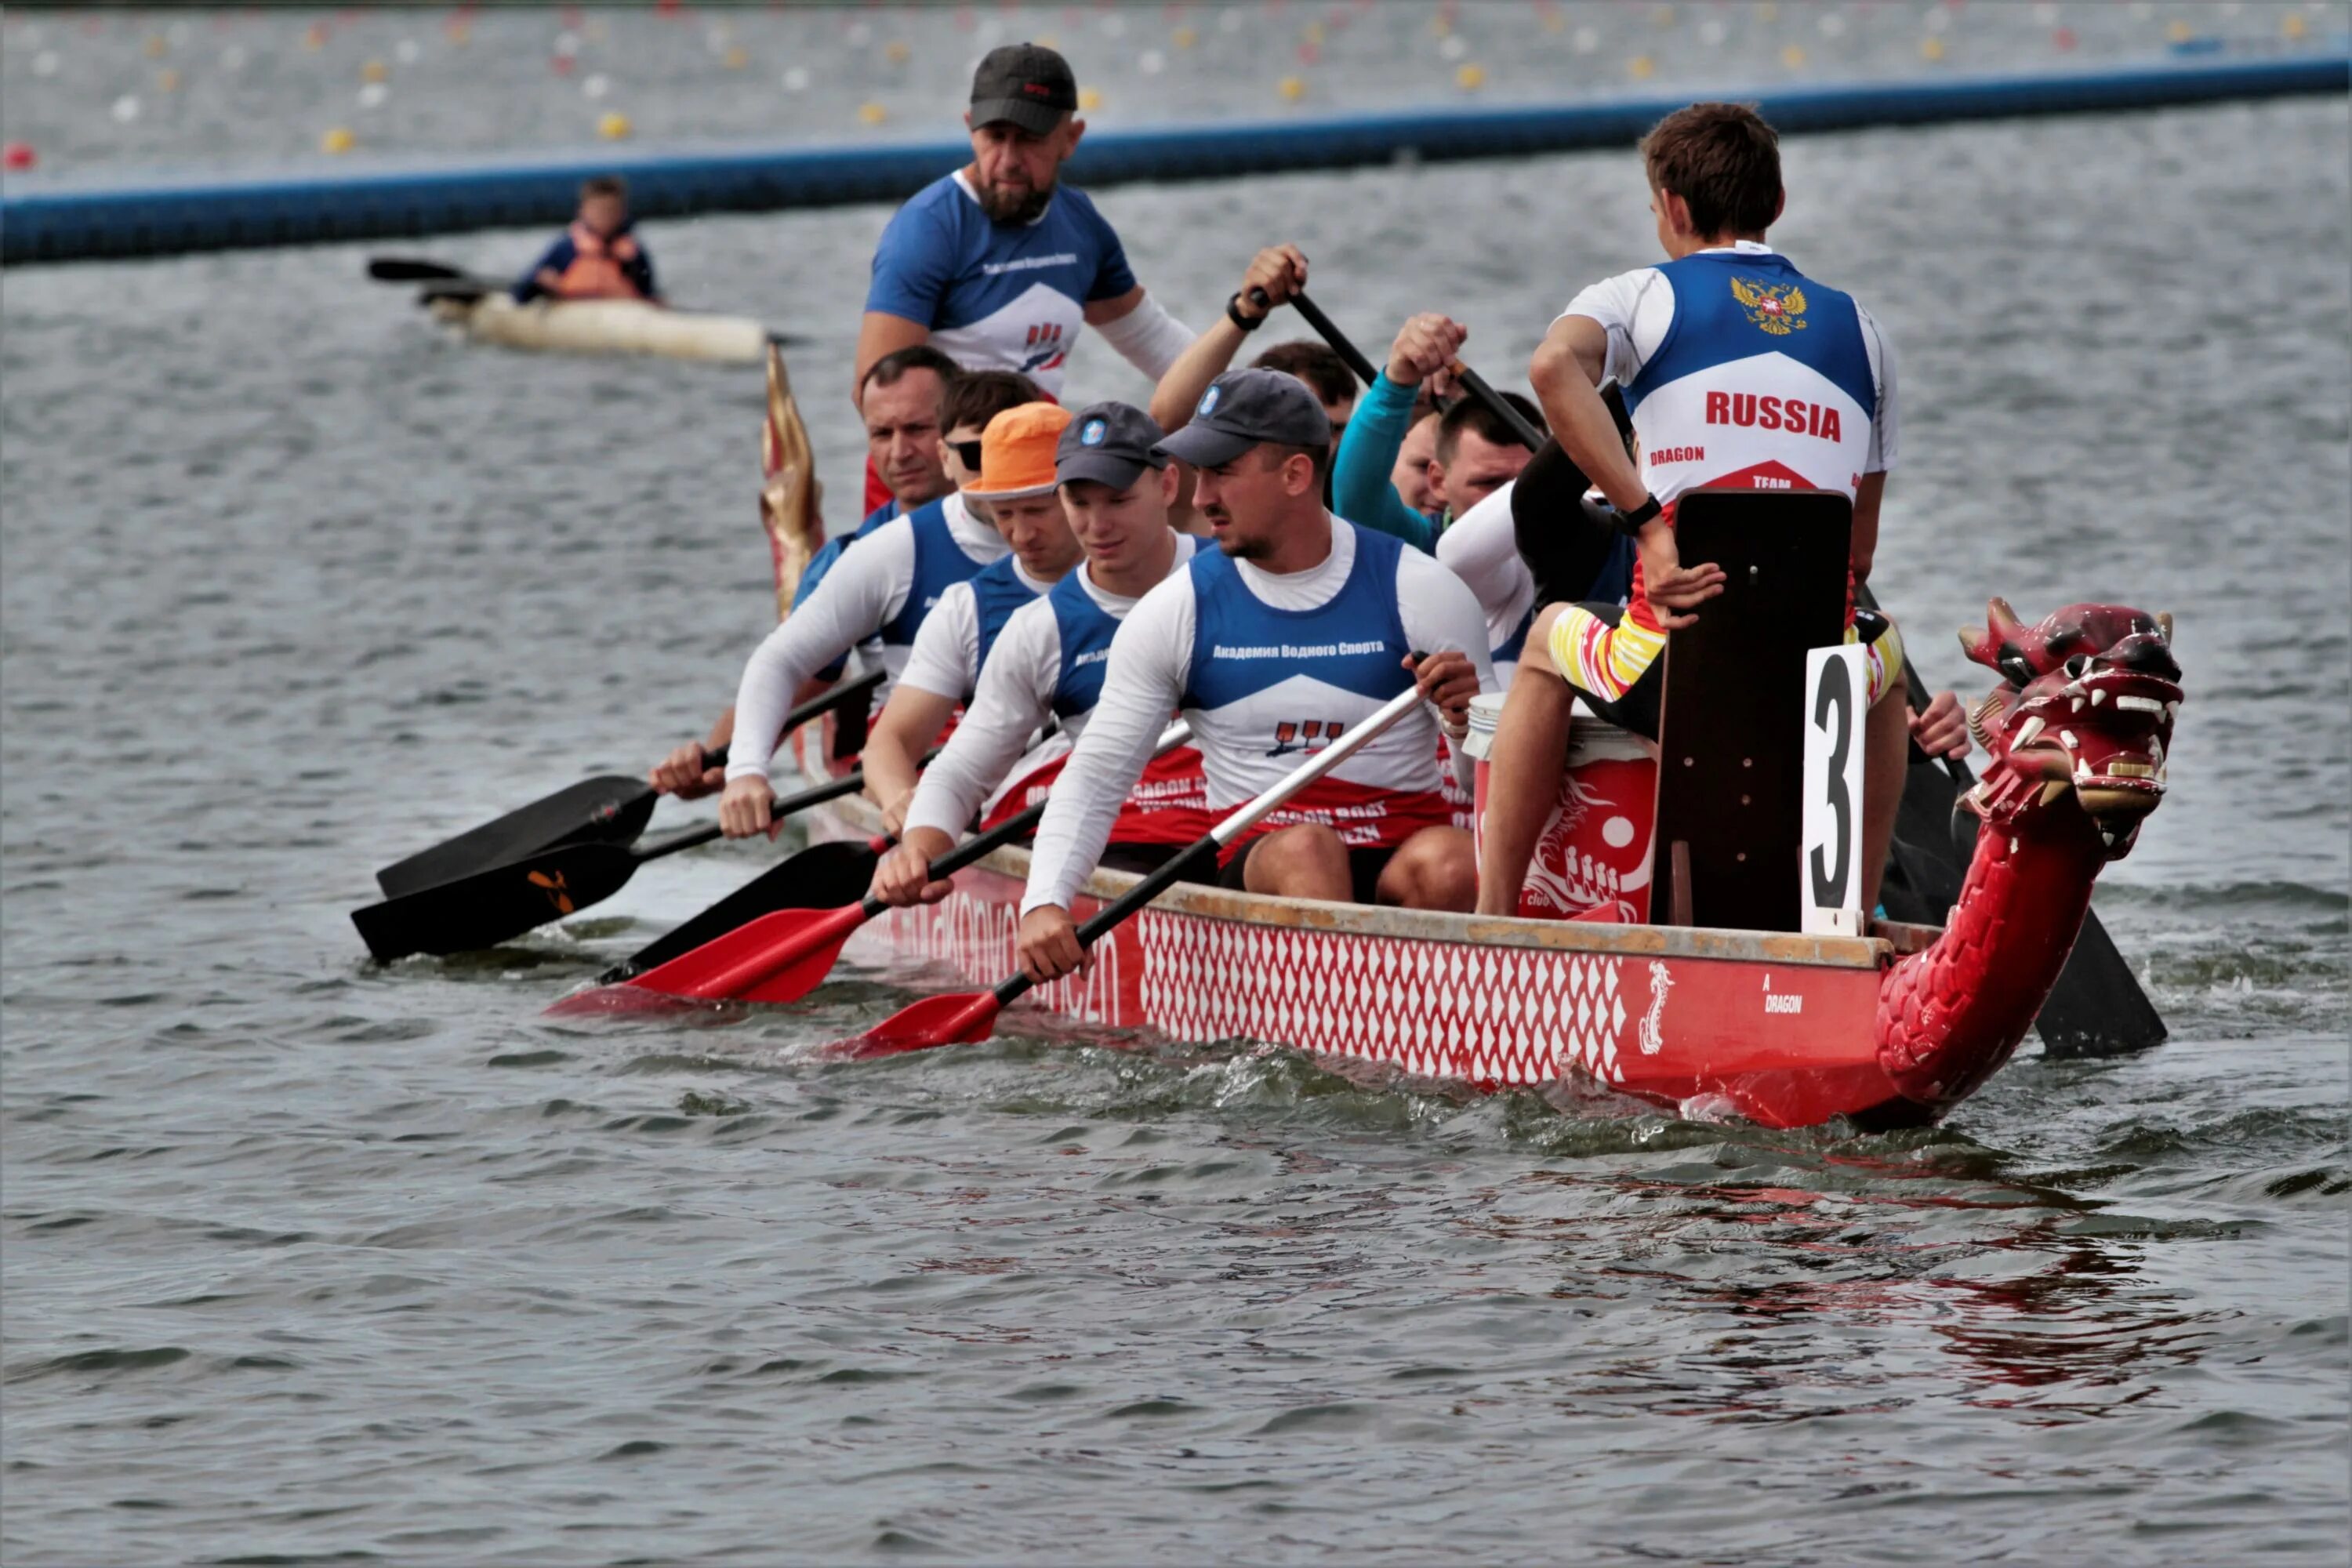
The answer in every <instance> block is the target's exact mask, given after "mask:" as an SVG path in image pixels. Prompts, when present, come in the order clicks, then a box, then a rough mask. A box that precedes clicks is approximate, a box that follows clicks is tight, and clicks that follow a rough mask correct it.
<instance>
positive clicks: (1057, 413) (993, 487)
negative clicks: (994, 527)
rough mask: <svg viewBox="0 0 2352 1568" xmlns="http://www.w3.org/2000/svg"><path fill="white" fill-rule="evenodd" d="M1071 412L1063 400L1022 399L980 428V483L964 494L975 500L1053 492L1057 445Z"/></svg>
mask: <svg viewBox="0 0 2352 1568" xmlns="http://www.w3.org/2000/svg"><path fill="white" fill-rule="evenodd" d="M1070 417H1071V416H1070V411H1069V410H1068V409H1066V408H1064V407H1062V406H1061V405H1059V404H1055V403H1024V404H1022V405H1019V406H1018V407H1014V408H1008V409H1006V410H1005V411H1004V412H1003V413H1002V414H1000V415H998V416H996V417H995V418H993V419H992V420H990V421H989V422H988V428H987V429H985V430H982V432H981V433H980V482H979V483H978V484H976V485H973V486H972V487H971V489H969V490H967V491H966V492H965V493H966V494H967V495H970V496H971V497H972V499H974V500H1025V499H1027V498H1028V497H1030V496H1040V495H1045V494H1047V493H1048V492H1050V491H1051V490H1052V489H1053V488H1054V452H1055V447H1058V446H1060V444H1061V440H1062V432H1063V431H1064V430H1066V429H1067V428H1068V427H1069V423H1070Z"/></svg>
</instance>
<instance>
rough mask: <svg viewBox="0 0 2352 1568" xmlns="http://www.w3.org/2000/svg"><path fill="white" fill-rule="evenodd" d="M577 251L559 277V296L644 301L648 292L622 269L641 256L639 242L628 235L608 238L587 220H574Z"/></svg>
mask: <svg viewBox="0 0 2352 1568" xmlns="http://www.w3.org/2000/svg"><path fill="white" fill-rule="evenodd" d="M571 235H572V248H573V250H574V252H575V254H574V255H573V256H572V265H571V266H569V267H567V268H564V269H563V273H562V277H560V278H558V279H556V280H555V295H556V298H558V299H560V300H642V299H644V298H645V295H644V293H643V292H642V291H641V290H639V289H638V288H637V286H636V284H635V283H634V282H632V281H631V280H630V279H629V275H628V274H627V273H625V272H624V271H622V270H621V265H622V263H624V262H627V261H635V259H636V258H637V242H636V241H635V239H632V238H631V237H629V236H627V235H622V236H620V237H618V238H615V239H609V240H608V239H606V238H605V237H604V236H603V235H601V234H598V233H597V232H596V231H595V230H593V229H592V228H590V227H589V226H587V225H586V224H584V223H578V222H574V223H573V224H572V228H571Z"/></svg>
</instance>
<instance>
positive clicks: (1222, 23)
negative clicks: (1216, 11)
mask: <svg viewBox="0 0 2352 1568" xmlns="http://www.w3.org/2000/svg"><path fill="white" fill-rule="evenodd" d="M1241 30H1242V14H1241V13H1240V12H1239V11H1227V12H1225V13H1224V14H1223V16H1219V17H1218V18H1217V31H1219V32H1220V33H1238V32H1240V31H1241Z"/></svg>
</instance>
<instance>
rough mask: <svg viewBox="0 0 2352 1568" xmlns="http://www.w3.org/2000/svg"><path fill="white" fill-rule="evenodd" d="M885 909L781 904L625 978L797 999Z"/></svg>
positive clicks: (1162, 745) (749, 997)
mask: <svg viewBox="0 0 2352 1568" xmlns="http://www.w3.org/2000/svg"><path fill="white" fill-rule="evenodd" d="M1191 739H1192V726H1191V725H1190V724H1185V723H1177V724H1171V725H1170V726H1169V727H1168V729H1167V730H1166V731H1162V732H1161V734H1160V742H1159V744H1158V745H1156V746H1154V747H1153V748H1152V754H1153V755H1155V756H1156V755H1158V754H1160V752H1166V751H1169V750H1171V749H1172V748H1174V747H1177V746H1181V745H1182V744H1184V742H1187V741H1189V740H1191ZM1042 816H1045V803H1044V802H1043V801H1040V802H1038V803H1037V804H1036V805H1033V806H1030V807H1029V808H1028V809H1027V810H1025V811H1022V812H1018V813H1016V814H1015V815H1013V816H1008V817H1006V818H1005V819H1004V820H1003V822H1000V823H998V824H997V825H996V826H994V827H992V828H990V829H989V830H988V831H987V832H985V833H979V834H974V835H973V836H972V837H970V838H967V839H965V840H964V841H963V842H962V843H961V844H960V845H958V846H957V847H954V848H953V849H950V850H949V851H948V852H947V853H946V854H944V855H942V856H940V858H938V859H937V860H934V861H932V862H931V879H932V880H933V881H945V880H946V879H948V878H950V877H952V876H954V875H955V874H956V873H957V872H958V871H961V869H963V868H965V867H966V866H970V865H971V864H973V863H975V862H976V861H978V860H980V859H982V858H984V857H986V856H988V855H990V854H992V853H993V852H994V851H995V850H996V849H997V848H999V847H1002V846H1003V845H1006V844H1010V843H1012V842H1013V840H1014V839H1016V838H1020V837H1024V836H1025V835H1027V834H1028V833H1030V832H1032V831H1034V829H1035V827H1036V826H1037V821H1038V819H1039V818H1040V817H1042ZM889 910H890V906H889V905H888V904H887V903H885V902H883V901H882V900H880V899H877V898H876V897H874V896H873V895H872V894H871V893H868V894H867V895H866V897H865V898H864V899H862V900H858V901H856V902H850V901H848V900H844V901H843V905H842V907H841V908H839V909H832V910H810V909H805V908H803V909H793V910H777V911H775V912H774V913H772V914H767V915H762V916H761V917H760V918H759V919H758V920H756V921H752V922H751V924H749V925H747V926H745V927H743V928H742V929H741V930H740V931H730V932H729V933H728V934H726V935H725V936H722V937H720V938H719V940H717V941H716V942H709V943H706V944H704V945H703V946H702V947H699V948H698V949H696V950H695V951H694V952H689V953H688V954H686V955H685V956H684V957H681V958H677V959H673V960H672V961H670V962H669V963H665V964H662V965H660V966H659V967H658V968H655V969H651V970H648V971H647V972H646V973H642V974H639V975H637V976H635V978H633V979H631V980H630V981H629V982H628V984H631V985H634V986H635V987H637V988H638V989H640V990H645V991H657V992H660V993H661V994H664V995H666V996H679V997H686V998H688V999H691V1000H696V1001H704V1002H726V1001H733V1002H769V1003H775V1002H797V1001H799V1000H800V999H801V998H802V997H803V996H805V995H807V994H809V993H810V992H812V991H814V990H815V989H816V988H817V987H818V986H819V985H821V984H824V978H825V976H826V975H828V974H830V973H833V966H834V963H835V961H836V960H837V959H839V958H840V956H841V950H842V949H843V948H844V947H845V946H846V945H847V944H848V942H849V939H850V938H851V937H852V936H855V935H856V933H857V931H858V930H859V928H860V927H862V926H864V925H865V924H866V922H867V921H871V920H873V919H875V918H876V917H877V916H880V915H884V914H887V913H888V912H889ZM585 995H593V993H587V994H585ZM562 1005H563V1004H561V1003H559V1004H558V1006H559V1007H561V1006H562Z"/></svg>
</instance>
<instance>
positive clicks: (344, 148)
mask: <svg viewBox="0 0 2352 1568" xmlns="http://www.w3.org/2000/svg"><path fill="white" fill-rule="evenodd" d="M357 145H358V139H357V138H356V137H354V136H352V133H351V132H349V131H346V130H344V129H343V128H342V127H341V126H340V125H338V126H336V127H335V128H334V129H333V130H331V131H330V132H327V133H326V134H325V135H324V136H321V137H320V138H319V151H320V152H321V153H348V152H350V151H351V150H352V148H353V147H354V146H357Z"/></svg>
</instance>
